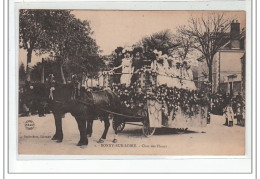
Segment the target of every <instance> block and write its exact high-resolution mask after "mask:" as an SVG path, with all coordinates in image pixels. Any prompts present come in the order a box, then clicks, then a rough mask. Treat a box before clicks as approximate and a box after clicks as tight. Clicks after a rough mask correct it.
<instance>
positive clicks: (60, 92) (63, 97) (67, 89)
mask: <svg viewBox="0 0 260 179" xmlns="http://www.w3.org/2000/svg"><path fill="white" fill-rule="evenodd" d="M49 90H50V91H49V100H50V102H49V104H50V106H51V110H52V112H53V115H54V118H55V126H56V133H55V134H54V136H53V138H52V140H57V142H62V140H63V132H62V117H63V116H64V115H65V113H71V114H72V116H74V117H75V119H76V121H77V124H78V129H79V131H80V140H79V142H78V144H77V145H78V146H81V145H87V144H88V138H87V135H91V134H92V124H93V120H95V119H97V118H98V117H100V118H101V119H102V120H103V121H104V125H105V129H104V132H103V134H102V136H101V138H100V140H99V142H103V140H104V139H106V135H107V132H108V129H109V126H110V122H109V111H113V112H120V109H121V105H120V104H121V103H120V101H119V97H118V96H116V95H115V94H114V93H113V92H112V91H111V90H103V91H96V92H95V91H94V92H89V91H86V90H85V89H84V88H81V89H80V91H77V92H76V91H75V90H78V89H76V88H75V87H74V85H73V84H55V85H53V86H52V87H50V88H49ZM86 123H87V127H86ZM115 133H116V134H117V131H115ZM114 142H116V139H114Z"/></svg>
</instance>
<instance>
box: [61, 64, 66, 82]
mask: <svg viewBox="0 0 260 179" xmlns="http://www.w3.org/2000/svg"><path fill="white" fill-rule="evenodd" d="M60 72H61V80H62V83H63V84H66V79H65V77H64V73H63V68H62V65H61V67H60Z"/></svg>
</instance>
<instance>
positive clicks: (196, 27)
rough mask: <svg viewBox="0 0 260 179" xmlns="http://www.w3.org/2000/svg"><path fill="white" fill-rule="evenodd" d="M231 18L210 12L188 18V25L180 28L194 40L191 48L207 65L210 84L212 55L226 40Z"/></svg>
mask: <svg viewBox="0 0 260 179" xmlns="http://www.w3.org/2000/svg"><path fill="white" fill-rule="evenodd" d="M230 23H231V20H230V19H228V18H226V17H225V16H224V14H211V15H207V17H204V16H202V17H200V18H194V17H192V18H191V19H190V20H189V24H188V26H186V27H185V28H182V29H181V33H182V34H184V35H186V36H187V37H188V38H190V39H193V40H194V45H193V48H195V49H197V50H198V51H199V52H201V54H202V56H203V59H205V60H206V63H207V67H208V73H209V74H208V78H209V82H210V84H211V85H212V65H213V59H214V55H215V54H216V53H217V51H218V50H219V49H220V48H221V47H222V46H223V45H224V44H225V43H226V42H227V40H228V39H227V37H226V33H227V31H228V29H229V27H230Z"/></svg>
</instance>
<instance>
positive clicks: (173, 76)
mask: <svg viewBox="0 0 260 179" xmlns="http://www.w3.org/2000/svg"><path fill="white" fill-rule="evenodd" d="M169 60H170V62H169V69H168V75H169V78H168V86H169V87H172V88H174V87H176V88H181V83H180V79H179V76H180V74H179V72H180V70H179V69H177V67H176V64H177V61H176V62H175V61H174V60H173V58H172V57H170V58H169Z"/></svg>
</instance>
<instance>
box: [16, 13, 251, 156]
mask: <svg viewBox="0 0 260 179" xmlns="http://www.w3.org/2000/svg"><path fill="white" fill-rule="evenodd" d="M18 22H19V25H18V29H19V30H18V32H17V33H19V35H18V37H19V42H17V44H18V45H19V48H18V51H19V52H18V53H19V55H18V62H17V64H18V68H17V69H16V70H17V73H18V74H19V75H18V76H19V77H18V81H17V83H18V84H17V86H18V89H17V101H18V104H17V105H18V106H17V108H18V114H16V116H18V117H17V120H18V121H17V125H18V126H17V130H18V134H17V138H18V140H17V148H18V149H17V150H18V155H140V156H147V155H150V156H162V155H163V156H244V155H245V154H246V133H245V126H246V121H247V120H251V119H246V117H245V116H246V111H247V109H246V107H245V106H246V96H247V94H246V86H247V84H246V61H247V59H246V11H217V10H214V11H213V10H211V11H206V10H204V11H199V10H196V11H195V10H193V11H191V10H190V11H188V10H187V11H184V10H183V11H174V10H76V9H73V10H64V9H19V17H18ZM17 41H18V39H17Z"/></svg>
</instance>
